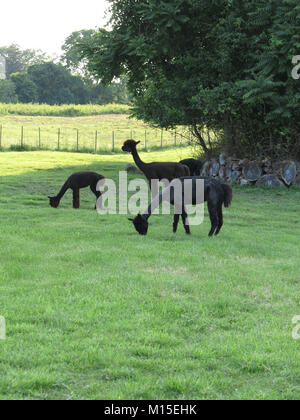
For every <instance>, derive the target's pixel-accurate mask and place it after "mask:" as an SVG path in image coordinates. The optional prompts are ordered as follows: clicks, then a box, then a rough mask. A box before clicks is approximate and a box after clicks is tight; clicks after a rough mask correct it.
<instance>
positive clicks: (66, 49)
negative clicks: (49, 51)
mask: <svg viewBox="0 0 300 420" xmlns="http://www.w3.org/2000/svg"><path fill="white" fill-rule="evenodd" d="M95 33H96V31H95V30H94V29H88V30H87V29H83V30H81V31H75V32H72V33H71V35H70V36H68V38H67V39H66V40H65V42H64V44H63V45H62V47H61V49H62V50H63V55H62V56H61V64H62V65H63V66H65V67H66V68H67V69H69V70H70V71H71V72H72V73H75V74H76V73H77V74H81V75H82V76H83V77H84V78H90V74H89V71H88V67H87V64H88V63H87V60H86V59H85V58H84V57H82V54H81V45H82V44H85V43H87V42H89V41H90V40H91V38H92V36H93V35H94V34H95Z"/></svg>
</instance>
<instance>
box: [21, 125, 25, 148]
mask: <svg viewBox="0 0 300 420" xmlns="http://www.w3.org/2000/svg"><path fill="white" fill-rule="evenodd" d="M23 146H24V127H23V125H22V128H21V147H22V148H23Z"/></svg>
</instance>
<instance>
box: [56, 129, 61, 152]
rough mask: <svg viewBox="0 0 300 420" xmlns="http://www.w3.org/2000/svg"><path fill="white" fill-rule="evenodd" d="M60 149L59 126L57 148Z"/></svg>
mask: <svg viewBox="0 0 300 420" xmlns="http://www.w3.org/2000/svg"><path fill="white" fill-rule="evenodd" d="M59 149H60V128H59V129H58V131H57V150H59Z"/></svg>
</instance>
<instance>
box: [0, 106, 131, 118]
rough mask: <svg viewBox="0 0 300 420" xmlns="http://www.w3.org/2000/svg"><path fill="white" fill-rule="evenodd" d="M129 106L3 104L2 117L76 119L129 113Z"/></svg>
mask: <svg viewBox="0 0 300 420" xmlns="http://www.w3.org/2000/svg"><path fill="white" fill-rule="evenodd" d="M129 110H130V107H129V106H128V105H119V104H107V105H91V104H90V105H47V104H3V103H0V115H23V116H44V117H46V116H47V117H75V116H77V117H78V116H92V115H105V114H126V113H129Z"/></svg>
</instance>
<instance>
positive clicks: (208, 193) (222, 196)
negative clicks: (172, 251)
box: [129, 177, 233, 237]
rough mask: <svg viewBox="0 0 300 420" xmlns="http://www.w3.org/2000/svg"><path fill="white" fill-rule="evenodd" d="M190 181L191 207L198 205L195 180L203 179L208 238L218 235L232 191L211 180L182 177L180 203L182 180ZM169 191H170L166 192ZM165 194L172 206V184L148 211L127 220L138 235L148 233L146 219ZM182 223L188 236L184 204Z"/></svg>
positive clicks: (174, 225) (227, 186)
mask: <svg viewBox="0 0 300 420" xmlns="http://www.w3.org/2000/svg"><path fill="white" fill-rule="evenodd" d="M186 179H190V180H192V203H191V204H193V205H196V204H200V203H199V202H197V194H196V192H197V190H196V185H197V184H196V181H197V179H204V201H207V205H208V211H209V216H210V221H211V230H210V232H209V236H210V237H211V236H213V235H214V234H215V235H218V234H219V233H220V230H221V229H222V226H223V209H222V206H223V204H224V206H225V207H230V205H231V203H232V199H233V190H232V188H231V187H230V186H229V185H227V184H222V183H221V182H220V181H217V180H215V179H212V178H201V177H183V178H179V181H180V182H182V203H184V194H185V191H184V189H185V184H184V180H186ZM168 189H170V191H168ZM166 192H168V193H169V196H170V203H171V204H172V205H174V201H175V200H174V188H172V184H170V186H168V187H167V188H166V189H165V190H164V191H162V192H161V193H160V194H159V195H158V196H157V197H155V198H154V200H153V201H152V203H151V204H150V206H149V207H148V209H147V210H146V211H145V212H144V213H143V214H142V215H141V214H139V215H138V216H137V217H136V218H135V219H129V220H130V221H131V222H133V224H134V227H135V229H136V230H137V232H138V233H139V234H140V235H147V233H148V226H149V225H148V219H149V217H150V216H151V214H152V213H153V211H154V210H155V209H156V208H157V207H158V206H159V205H160V204H161V203H162V202H163V201H164V199H165V198H164V196H168V194H166ZM181 217H182V222H183V225H184V228H185V231H186V233H187V234H188V235H189V234H190V233H191V232H190V227H189V224H188V222H187V218H188V216H187V213H186V210H185V207H184V204H183V206H182V209H181ZM179 218H180V215H179V214H175V215H174V223H173V232H174V233H176V232H177V228H178V223H179Z"/></svg>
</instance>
